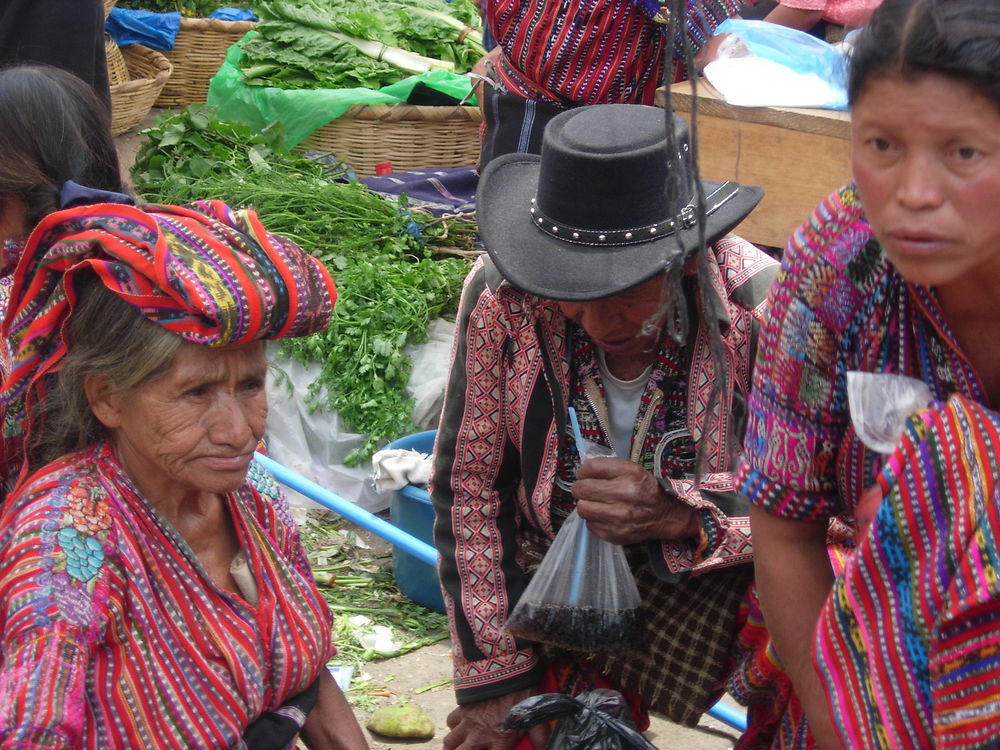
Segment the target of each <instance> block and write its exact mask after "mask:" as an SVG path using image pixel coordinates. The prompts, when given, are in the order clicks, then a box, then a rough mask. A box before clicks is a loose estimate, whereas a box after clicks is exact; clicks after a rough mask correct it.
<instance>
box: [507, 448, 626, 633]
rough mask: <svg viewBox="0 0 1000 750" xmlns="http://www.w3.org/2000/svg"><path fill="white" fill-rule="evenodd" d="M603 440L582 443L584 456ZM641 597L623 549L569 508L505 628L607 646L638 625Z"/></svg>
mask: <svg viewBox="0 0 1000 750" xmlns="http://www.w3.org/2000/svg"><path fill="white" fill-rule="evenodd" d="M601 452H603V453H604V455H609V452H608V449H607V448H604V447H603V446H599V445H595V444H593V443H587V453H586V454H585V456H584V458H593V457H595V456H596V455H598V454H599V453H601ZM640 603H641V600H640V597H639V588H638V587H637V586H636V584H635V577H634V576H633V575H632V571H631V570H630V569H629V566H628V560H626V559H625V550H624V549H623V548H622V547H621V546H620V545H618V544H612V543H611V542H608V541H605V540H603V539H601V538H600V537H597V536H595V535H594V534H592V533H591V532H590V530H589V529H588V528H587V523H586V522H585V521H584V520H583V519H582V518H580V516H579V514H578V513H577V512H576V510H574V511H573V512H572V513H570V514H569V516H568V517H567V519H566V522H565V523H563V525H562V528H561V529H559V533H558V534H556V538H555V539H554V540H553V541H552V546H551V547H549V549H548V551H547V552H546V553H545V557H544V558H543V559H542V562H541V564H540V565H539V566H538V570H536V571H535V575H534V577H533V578H532V579H531V581H530V582H529V583H528V586H527V587H526V588H525V590H524V593H523V594H521V598H520V599H519V600H518V602H517V605H516V606H515V607H514V610H513V612H511V614H510V618H509V619H508V620H507V630H508V631H509V632H511V633H513V634H514V635H517V636H521V637H522V638H527V639H528V640H532V641H537V642H539V643H550V644H553V645H556V646H560V647H562V648H570V649H575V650H580V651H588V652H593V651H612V650H615V649H618V648H621V646H622V644H623V643H627V642H628V641H629V640H631V639H633V638H634V637H636V636H637V635H638V633H639V630H640V625H641V622H640V616H641V612H640Z"/></svg>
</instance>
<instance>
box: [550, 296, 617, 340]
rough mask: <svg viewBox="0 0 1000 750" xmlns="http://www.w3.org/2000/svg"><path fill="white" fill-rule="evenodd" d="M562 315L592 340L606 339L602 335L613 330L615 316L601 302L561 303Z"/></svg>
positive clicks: (611, 310)
mask: <svg viewBox="0 0 1000 750" xmlns="http://www.w3.org/2000/svg"><path fill="white" fill-rule="evenodd" d="M562 307H563V313H564V314H565V315H566V317H568V318H570V319H571V320H573V321H574V322H575V323H577V324H578V325H579V326H580V327H581V328H583V330H584V331H586V332H587V334H588V335H589V336H590V337H591V338H594V339H603V338H606V336H605V335H604V334H606V333H607V332H609V331H611V330H613V328H614V326H615V321H616V319H617V316H616V315H615V314H614V310H613V309H612V308H611V307H610V306H609V305H606V304H604V302H603V301H602V300H597V301H596V302H573V303H563V306H562Z"/></svg>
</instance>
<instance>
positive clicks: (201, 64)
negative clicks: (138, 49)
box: [156, 18, 257, 107]
mask: <svg viewBox="0 0 1000 750" xmlns="http://www.w3.org/2000/svg"><path fill="white" fill-rule="evenodd" d="M256 25H257V24H256V23H254V22H253V21H221V20H219V19H217V18H181V28H180V31H178V32H177V38H176V39H175V40H174V48H173V49H172V50H166V51H165V52H164V53H163V54H165V55H166V56H167V59H168V60H170V62H171V63H173V66H174V74H173V75H172V76H171V77H170V80H169V81H167V85H166V86H164V87H163V91H161V92H160V96H159V98H158V99H157V100H156V106H157V107H186V106H187V105H188V104H195V103H201V102H204V101H206V100H207V99H208V82H209V81H211V80H212V76H214V75H215V74H216V73H217V72H218V71H219V68H220V67H221V66H222V62H223V60H225V59H226V51H227V50H228V49H229V48H230V47H231V46H232V45H234V44H235V43H236V42H238V41H239V40H240V39H242V38H243V35H244V34H246V33H247V32H248V31H250V29H252V28H254V27H255V26H256Z"/></svg>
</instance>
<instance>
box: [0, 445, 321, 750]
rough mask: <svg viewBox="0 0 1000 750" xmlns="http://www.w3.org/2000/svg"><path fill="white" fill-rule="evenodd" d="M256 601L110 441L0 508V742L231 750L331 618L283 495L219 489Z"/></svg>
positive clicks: (316, 664) (296, 675)
mask: <svg viewBox="0 0 1000 750" xmlns="http://www.w3.org/2000/svg"><path fill="white" fill-rule="evenodd" d="M226 500H227V503H228V505H229V512H230V515H231V518H232V520H233V525H234V527H235V531H236V535H237V537H238V539H239V543H240V546H241V548H242V550H243V551H244V553H245V554H246V557H247V562H248V565H249V568H250V570H251V571H252V573H253V576H254V578H255V580H256V583H257V588H258V596H259V599H258V602H257V604H256V605H251V604H250V603H248V602H247V601H245V600H244V599H243V598H242V597H241V596H239V595H237V594H234V593H231V592H229V591H225V590H222V589H220V588H218V587H217V586H216V585H215V584H213V582H212V581H211V580H210V579H209V578H208V576H207V575H206V574H205V572H204V570H203V569H202V567H201V565H200V564H199V563H198V561H197V559H196V558H195V556H194V554H193V553H192V551H191V550H190V548H189V547H188V546H187V544H186V543H185V542H184V540H183V539H182V538H181V537H180V535H179V534H178V533H177V532H176V531H175V530H174V529H173V528H172V527H171V526H170V525H169V524H168V523H167V522H166V521H165V520H164V519H163V517H162V516H161V515H160V514H159V513H157V512H156V511H155V510H154V509H153V508H152V507H151V506H150V505H149V504H147V503H146V502H145V500H143V498H142V497H141V496H140V495H139V494H138V492H137V491H136V489H135V487H134V486H133V485H132V483H131V482H130V481H129V479H128V477H127V476H126V475H125V474H124V472H123V471H122V469H121V466H120V465H119V464H118V462H117V460H116V459H115V456H114V453H113V451H112V450H111V448H110V447H109V446H108V445H106V444H101V445H98V446H95V447H94V448H91V449H88V450H85V451H82V452H80V453H77V454H72V455H69V456H67V457H65V458H64V459H61V460H60V461H57V462H54V463H52V464H49V465H48V466H47V467H45V468H44V469H42V470H41V471H39V472H37V473H36V474H35V475H33V476H32V477H31V478H30V479H29V481H28V483H27V484H25V485H22V486H21V489H20V490H19V492H18V493H17V494H16V495H14V496H13V497H11V498H9V499H8V501H7V503H6V504H5V507H4V510H3V514H2V516H0V529H2V532H0V633H2V642H0V653H2V654H3V657H2V660H0V746H3V747H18V748H42V747H45V748H53V747H67V748H68V747H73V748H93V749H95V750H96V749H97V748H101V749H107V748H170V749H171V750H174V749H176V748H180V747H184V748H229V747H233V746H234V745H235V744H236V743H237V742H238V741H239V740H240V736H241V734H242V731H243V729H244V727H246V726H247V724H249V723H250V721H252V720H253V719H255V718H256V717H258V716H259V715H260V714H261V713H262V712H264V711H269V710H273V709H275V708H277V707H279V706H280V705H281V704H282V703H283V702H284V701H285V700H287V699H288V698H289V697H291V696H293V695H295V694H297V693H299V692H301V691H302V690H304V689H305V688H306V687H308V686H309V685H310V684H311V683H312V682H313V681H314V680H315V679H316V676H317V675H318V674H319V672H320V670H321V669H323V668H324V666H325V664H326V662H327V660H328V659H329V658H330V656H331V655H332V654H333V652H334V649H333V646H332V644H331V640H330V637H331V630H330V628H331V615H330V612H329V610H328V608H327V606H326V604H325V602H324V600H323V598H322V596H321V595H320V594H319V592H318V590H317V589H316V587H315V585H314V583H313V580H312V576H311V574H310V571H309V566H308V563H307V561H306V559H305V555H304V552H303V549H302V547H301V545H300V543H299V538H298V532H297V531H296V529H295V527H294V525H289V524H288V523H286V522H285V521H284V520H283V519H285V518H287V508H285V507H284V506H283V504H282V503H283V501H280V500H277V499H276V498H270V497H263V496H261V494H260V493H259V492H258V491H257V490H255V489H253V488H252V487H251V486H249V485H244V486H243V487H242V488H241V489H240V490H238V491H237V492H235V493H231V494H230V495H228V496H227V498H226Z"/></svg>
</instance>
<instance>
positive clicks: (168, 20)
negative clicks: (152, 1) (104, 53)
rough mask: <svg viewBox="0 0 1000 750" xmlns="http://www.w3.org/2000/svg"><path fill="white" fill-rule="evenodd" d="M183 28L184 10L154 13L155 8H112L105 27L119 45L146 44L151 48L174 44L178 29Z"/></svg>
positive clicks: (164, 47)
mask: <svg viewBox="0 0 1000 750" xmlns="http://www.w3.org/2000/svg"><path fill="white" fill-rule="evenodd" d="M180 29H181V14H180V13H179V12H177V11H174V12H171V13H154V12H153V11H151V10H133V9H130V8H112V9H111V12H110V13H109V14H108V17H107V20H105V22H104V30H105V31H107V32H108V34H110V35H111V38H112V39H114V40H115V43H116V44H117V45H118V46H119V47H125V46H127V45H129V44H142V45H144V46H146V47H150V48H151V49H159V50H170V49H173V48H174V41H175V40H176V39H177V32H178V31H180Z"/></svg>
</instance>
